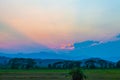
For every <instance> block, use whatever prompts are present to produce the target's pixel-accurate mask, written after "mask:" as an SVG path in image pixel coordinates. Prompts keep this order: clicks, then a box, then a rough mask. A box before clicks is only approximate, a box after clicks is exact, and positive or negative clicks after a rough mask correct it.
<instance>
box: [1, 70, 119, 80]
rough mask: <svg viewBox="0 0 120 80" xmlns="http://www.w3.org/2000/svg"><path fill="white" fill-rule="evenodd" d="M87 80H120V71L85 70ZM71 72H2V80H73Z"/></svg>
mask: <svg viewBox="0 0 120 80" xmlns="http://www.w3.org/2000/svg"><path fill="white" fill-rule="evenodd" d="M83 71H84V73H85V74H86V76H87V79H86V80H120V69H103V70H102V69H90V70H88V69H87V70H83ZM68 72H69V70H48V69H46V70H0V80H71V77H70V76H67V77H66V76H65V75H66V74H67V73H68Z"/></svg>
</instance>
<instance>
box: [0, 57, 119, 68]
mask: <svg viewBox="0 0 120 80" xmlns="http://www.w3.org/2000/svg"><path fill="white" fill-rule="evenodd" d="M39 65H41V63H39ZM39 65H38V62H37V61H36V60H35V59H31V58H11V59H10V60H9V61H8V62H7V63H6V64H0V68H1V69H38V68H41V67H40V66H39ZM74 67H78V68H89V69H95V68H103V69H104V68H120V60H119V61H118V62H116V63H112V62H108V61H106V60H98V61H96V60H94V59H89V60H86V61H68V60H63V61H58V62H55V63H52V64H48V65H47V68H48V69H72V68H74Z"/></svg>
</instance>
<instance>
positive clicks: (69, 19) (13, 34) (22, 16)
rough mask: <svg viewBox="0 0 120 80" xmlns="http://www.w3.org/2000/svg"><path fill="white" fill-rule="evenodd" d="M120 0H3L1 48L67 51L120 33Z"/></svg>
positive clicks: (0, 8)
mask: <svg viewBox="0 0 120 80" xmlns="http://www.w3.org/2000/svg"><path fill="white" fill-rule="evenodd" d="M119 21H120V0H0V48H9V47H11V46H13V45H16V44H17V45H21V44H30V43H31V41H33V42H35V43H38V44H42V45H45V46H48V47H50V48H64V47H65V46H66V45H67V46H71V45H72V44H73V43H74V42H80V41H85V40H98V41H107V40H110V39H111V38H112V37H113V36H115V35H117V34H119V33H120V24H119Z"/></svg>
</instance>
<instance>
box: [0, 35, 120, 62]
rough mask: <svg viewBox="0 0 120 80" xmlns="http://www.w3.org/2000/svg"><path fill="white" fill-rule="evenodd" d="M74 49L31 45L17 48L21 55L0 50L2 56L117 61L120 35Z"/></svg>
mask: <svg viewBox="0 0 120 80" xmlns="http://www.w3.org/2000/svg"><path fill="white" fill-rule="evenodd" d="M16 47H17V46H16ZM16 47H15V48H16ZM73 47H74V49H72V50H69V49H68V50H66V49H50V48H47V47H45V46H41V45H38V44H35V45H30V44H29V45H23V46H21V47H20V46H19V47H17V49H18V51H21V52H19V53H15V52H14V51H16V52H17V50H14V49H11V50H10V49H9V50H7V49H0V56H6V57H23V58H40V59H67V60H68V59H69V60H81V59H86V58H91V57H97V58H102V59H106V60H110V61H117V60H119V59H120V35H117V36H116V37H115V39H114V40H110V41H106V42H101V41H93V40H88V41H83V42H76V43H74V44H73ZM26 49H27V50H28V51H29V52H28V53H26V52H25V50H26ZM6 52H7V53H6ZM9 52H10V53H9ZM12 52H13V53H12Z"/></svg>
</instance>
